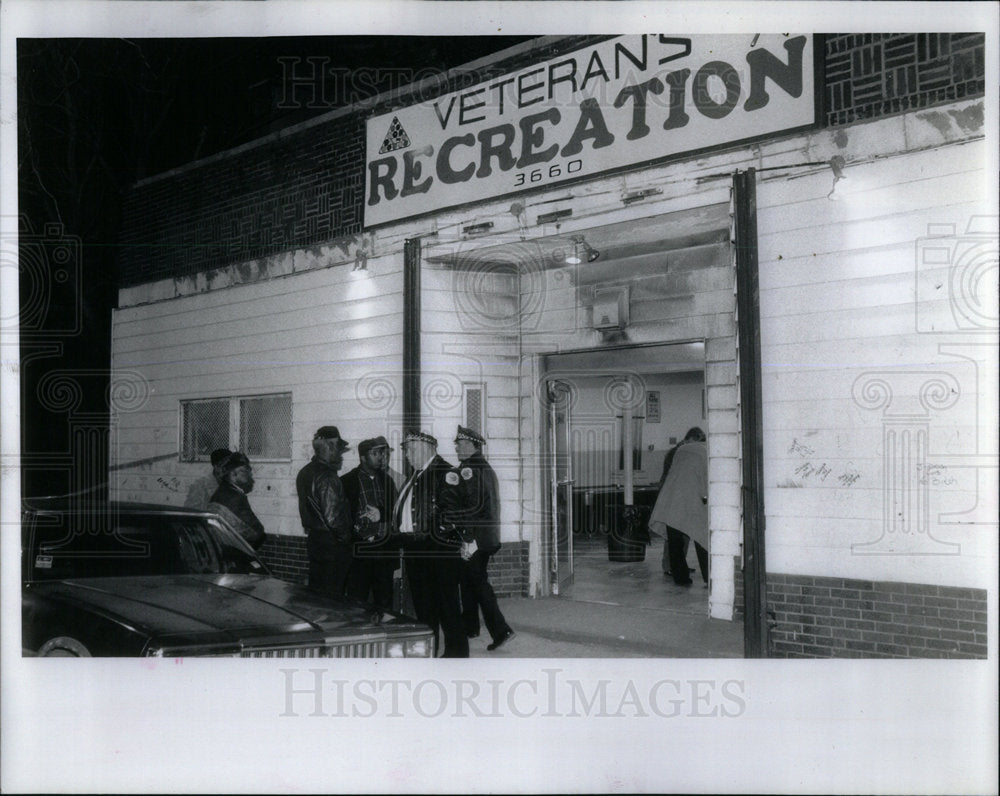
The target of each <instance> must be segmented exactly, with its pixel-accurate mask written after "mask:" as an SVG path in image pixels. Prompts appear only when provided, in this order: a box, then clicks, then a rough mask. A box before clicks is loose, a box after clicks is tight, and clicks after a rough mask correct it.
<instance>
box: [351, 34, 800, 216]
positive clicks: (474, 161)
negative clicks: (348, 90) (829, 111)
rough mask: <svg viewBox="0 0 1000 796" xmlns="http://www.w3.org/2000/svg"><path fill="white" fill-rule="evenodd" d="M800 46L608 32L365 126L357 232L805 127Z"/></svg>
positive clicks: (796, 40) (796, 41)
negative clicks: (362, 205) (609, 34)
mask: <svg viewBox="0 0 1000 796" xmlns="http://www.w3.org/2000/svg"><path fill="white" fill-rule="evenodd" d="M813 82H814V81H813V52H812V41H811V40H810V38H809V37H807V36H800V35H785V34H770V35H763V34H762V35H753V34H746V35H736V36H733V35H726V36H668V35H655V34H637V35H631V36H620V37H618V38H614V39H609V40H607V41H604V42H601V43H600V44H596V45H594V46H592V47H588V48H585V49H582V50H578V51H576V52H573V53H569V54H566V55H561V56H559V57H557V58H554V59H552V60H550V61H545V62H543V63H538V64H533V65H531V66H527V67H525V68H524V69H522V70H521V71H519V72H514V73H510V74H506V75H503V76H500V77H497V78H493V79H491V80H487V81H484V82H482V83H478V84H476V85H474V86H472V87H470V88H466V89H463V90H461V91H456V92H453V93H451V94H446V95H444V96H441V97H438V98H436V99H433V100H429V101H426V102H422V103H420V104H417V105H412V106H410V107H406V108H401V109H399V110H396V111H393V112H392V113H387V114H383V115H381V116H374V117H372V118H371V119H369V120H368V122H367V130H366V140H367V150H366V151H367V169H366V176H365V224H366V225H367V226H375V225H378V224H384V223H386V222H389V221H395V220H397V219H401V218H407V217H409V216H415V215H420V214H422V213H427V212H430V211H433V210H437V209H440V208H443V207H452V206H455V205H461V204H465V203H468V202H481V201H484V200H488V199H492V198H495V197H498V196H503V195H505V194H511V193H516V192H518V191H524V190H529V189H534V188H542V187H548V186H552V185H556V184H558V183H561V182H564V181H566V180H570V179H578V178H580V177H585V176H591V175H596V174H599V173H601V172H605V171H608V170H610V169H618V168H622V167H625V166H631V165H635V164H637V163H643V162H646V161H653V160H661V159H664V158H670V157H675V156H677V155H680V154H682V153H684V152H691V151H694V150H700V149H704V148H706V147H712V146H718V145H721V144H731V143H733V142H736V141H742V140H746V139H751V138H756V137H758V136H763V135H768V134H773V133H777V132H781V131H783V130H788V129H791V128H795V127H801V126H804V125H808V124H812V123H813V121H814V106H815V100H814V85H813Z"/></svg>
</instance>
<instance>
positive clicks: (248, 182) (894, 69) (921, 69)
mask: <svg viewBox="0 0 1000 796" xmlns="http://www.w3.org/2000/svg"><path fill="white" fill-rule="evenodd" d="M604 38H607V36H575V37H567V38H565V39H562V40H560V41H558V42H556V43H555V44H553V45H552V46H549V47H548V48H547V49H544V50H539V51H534V52H529V53H526V54H521V55H520V56H518V57H515V58H511V59H508V60H506V61H503V62H499V63H496V64H491V65H489V66H488V67H485V68H484V69H482V70H481V71H479V72H477V73H468V72H465V73H459V74H457V75H455V76H453V77H452V78H451V79H450V80H449V81H443V80H442V81H439V82H438V83H437V84H435V85H434V86H433V87H432V88H430V89H425V90H423V91H422V92H421V94H420V96H419V99H421V100H427V99H433V98H434V97H435V96H439V95H440V94H444V93H448V92H449V91H453V90H457V89H459V88H462V87H465V86H469V85H472V84H473V83H476V82H478V81H479V80H484V79H489V78H492V77H495V76H497V75H500V74H503V73H506V72H509V71H514V70H516V69H518V68H520V67H522V66H525V65H527V64H529V63H534V62H537V61H542V60H545V59H546V58H551V57H554V56H555V55H558V54H560V53H564V52H568V51H570V50H574V49H577V48H579V47H582V46H585V45H587V44H592V43H594V42H596V41H599V40H601V39H604ZM825 42H826V44H825V79H824V80H825V83H824V86H823V87H822V88H821V89H820V90H821V91H823V92H824V96H823V101H824V103H825V120H826V124H827V125H828V126H837V125H843V124H849V123H851V122H854V121H858V120H862V119H872V118H875V117H878V116H883V115H887V114H893V113H900V112H902V111H907V110H912V109H914V108H926V107H930V106H932V105H937V104H941V103H945V102H951V101H954V100H959V99H963V98H966V97H972V96H977V95H982V94H983V93H984V92H985V68H986V67H985V35H984V34H982V33H920V34H916V33H908V34H889V33H864V34H857V33H852V34H840V33H834V34H827V35H826V37H825ZM413 99H414V98H413V97H408V96H401V97H399V98H397V99H395V100H394V101H393V102H392V103H391V104H389V103H383V104H381V105H379V106H375V107H372V108H366V109H365V110H364V112H359V113H357V114H351V115H348V116H342V117H338V118H334V119H331V120H329V121H327V122H322V123H317V124H315V125H313V126H311V127H305V128H304V129H301V130H298V131H296V132H294V133H290V134H287V135H284V136H276V137H275V138H274V140H272V141H269V142H267V143H264V144H262V145H259V146H253V147H249V148H246V149H243V150H238V151H236V152H234V153H233V154H231V155H223V156H220V157H218V158H209V159H207V161H208V162H206V163H205V164H203V165H200V166H197V167H194V168H189V169H180V170H178V172H177V173H176V174H172V175H166V176H164V177H162V178H155V179H152V180H149V181H147V182H145V183H143V184H141V185H139V186H137V187H136V188H135V189H134V190H133V191H132V192H131V194H130V195H129V196H128V197H126V200H125V206H124V211H123V212H124V219H123V222H124V223H123V229H124V230H125V232H124V233H123V234H122V238H121V241H120V244H121V245H120V246H119V247H118V249H119V252H120V254H119V273H120V284H121V286H122V287H129V286H132V285H138V284H143V283H146V282H153V281H156V280H159V279H167V278H176V277H182V276H189V275H192V274H195V273H199V272H201V271H207V270H211V269H216V268H224V267H226V266H229V265H232V264H234V263H240V262H247V261H249V260H254V259H259V258H263V257H266V256H269V255H273V254H277V253H279V252H282V251H288V250H290V249H296V248H305V247H309V246H313V245H317V244H320V243H325V242H329V241H333V240H335V239H337V238H345V237H348V236H351V235H356V234H359V233H360V232H361V230H362V225H363V222H364V200H365V197H364V176H365V175H364V169H365V162H364V161H365V152H364V147H365V140H364V119H365V116H366V115H367V114H369V113H372V114H376V113H384V112H387V111H390V110H393V109H395V108H398V107H402V106H405V105H407V104H409V103H410V102H412V101H413Z"/></svg>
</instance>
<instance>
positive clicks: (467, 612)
mask: <svg viewBox="0 0 1000 796" xmlns="http://www.w3.org/2000/svg"><path fill="white" fill-rule="evenodd" d="M495 552H496V550H491V551H489V552H486V551H485V550H483V549H482V548H480V549H479V550H476V552H475V553H473V554H472V557H471V558H470V559H469V560H468V561H463V562H462V622H463V624H464V626H465V633H466V635H467V636H468V635H471V636H475V635H478V634H479V609H480V608H481V609H482V611H483V622H484V623H485V624H486V630H487V631H489V634H490V636H491V637H492V639H493V641H498V640H499V639H500V638H502V637H503V636H504V635H505V634H506V633H507V632H508V631H509V630H510V625H508V624H507V620H506V619H504V617H503V614H502V613H500V606H498V605H497V596H496V594H494V593H493V587H492V586H491V585H490V581H489V579H488V575H487V571H486V567H487V565H488V564H489V562H490V556H491V555H493V553H495Z"/></svg>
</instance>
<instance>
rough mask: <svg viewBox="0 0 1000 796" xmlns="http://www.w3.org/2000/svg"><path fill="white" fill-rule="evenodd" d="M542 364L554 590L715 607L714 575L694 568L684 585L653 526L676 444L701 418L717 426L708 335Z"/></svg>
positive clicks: (689, 609)
mask: <svg viewBox="0 0 1000 796" xmlns="http://www.w3.org/2000/svg"><path fill="white" fill-rule="evenodd" d="M543 366H544V370H545V379H546V383H547V388H548V390H549V399H550V400H549V412H548V415H547V423H546V429H545V436H546V440H545V444H546V449H547V450H548V452H549V456H548V457H547V461H548V463H549V469H548V472H547V473H546V476H545V477H546V479H547V481H548V490H547V494H548V497H549V505H550V512H551V514H550V516H551V522H550V525H549V542H550V544H549V552H550V556H549V568H550V573H549V574H550V583H551V584H552V593H553V594H558V595H560V596H562V597H565V598H567V599H571V600H580V601H585V602H593V603H600V604H610V605H617V606H621V607H623V608H629V609H642V610H671V611H678V612H683V613H690V614H696V615H700V616H707V614H708V606H709V588H708V585H709V584H708V583H703V581H702V578H701V575H700V573H698V572H695V573H693V581H694V582H693V584H692V586H690V587H680V586H677V585H675V583H674V579H673V578H672V577H671V576H668V575H667V574H665V569H667V570H668V569H669V565H668V563H667V562H665V561H664V556H663V553H664V546H665V539H664V538H663V537H661V536H658V535H655V534H649V533H648V530H647V528H648V519H649V513H650V511H651V510H652V507H653V505H654V503H655V502H656V498H657V495H658V494H659V489H660V485H661V483H662V481H661V476H662V473H663V465H664V458H665V456H666V454H667V451H669V450H670V449H671V448H672V447H674V446H676V445H677V444H678V443H679V442H680V441H681V440H682V439H683V438H684V435H685V433H686V432H687V431H688V429H690V428H691V427H693V426H698V427H700V428H702V429H703V430H705V431H706V432H707V431H708V428H707V411H706V405H705V351H704V344H703V343H702V342H701V341H696V342H689V343H680V344H669V345H641V346H627V347H617V348H606V349H601V350H590V351H579V352H572V353H564V354H551V355H548V356H546V357H544V362H543ZM688 566H689V567H690V568H691V569H694V570H697V569H698V564H697V561H696V557H695V549H694V546H693V545H691V546H690V549H689V551H688Z"/></svg>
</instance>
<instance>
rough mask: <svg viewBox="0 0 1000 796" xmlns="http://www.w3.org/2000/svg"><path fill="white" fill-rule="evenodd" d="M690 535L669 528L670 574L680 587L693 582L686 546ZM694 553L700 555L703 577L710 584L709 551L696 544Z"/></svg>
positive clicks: (699, 561)
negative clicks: (689, 570)
mask: <svg viewBox="0 0 1000 796" xmlns="http://www.w3.org/2000/svg"><path fill="white" fill-rule="evenodd" d="M687 539H688V535H687V534H685V533H682V532H681V531H678V530H677V529H676V528H671V527H670V526H669V525H668V526H667V554H668V558H669V559H670V572H671V575H672V576H673V579H674V583H676V584H677V585H678V586H686V585H687V584H689V583H690V582H691V576H690V575H689V574H688V565H687V558H686V556H685V550H686V548H687V545H686V544H685V542H686V540H687ZM694 551H695V553H696V554H697V555H698V566H699V567H700V568H701V577H702V578H703V579H704V581H705V583H708V551H707V550H706V549H705V548H704V547H702V546H701V545H700V544H698V543H697V542H695V543H694Z"/></svg>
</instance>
